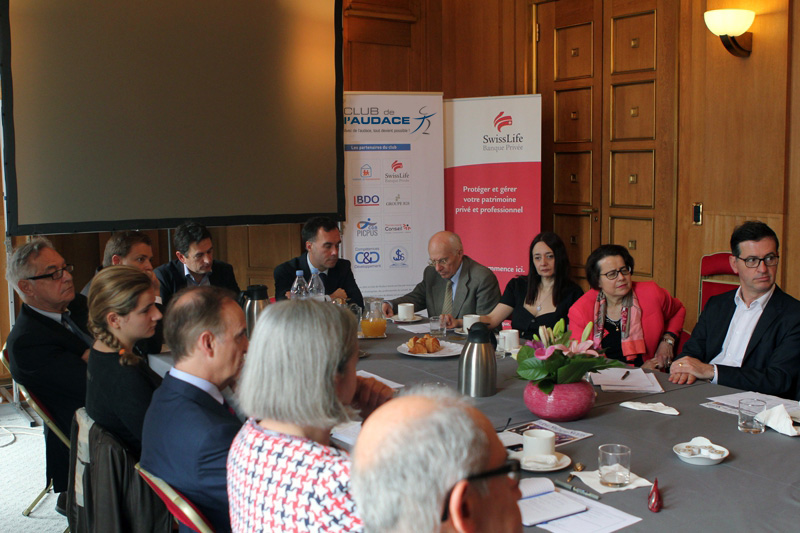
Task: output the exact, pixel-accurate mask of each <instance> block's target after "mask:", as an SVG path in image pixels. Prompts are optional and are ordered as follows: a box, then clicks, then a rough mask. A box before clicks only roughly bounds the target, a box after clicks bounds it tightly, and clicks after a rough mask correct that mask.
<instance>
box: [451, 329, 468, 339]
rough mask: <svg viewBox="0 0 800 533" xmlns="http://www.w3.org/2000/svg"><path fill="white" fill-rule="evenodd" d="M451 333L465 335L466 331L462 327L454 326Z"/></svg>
mask: <svg viewBox="0 0 800 533" xmlns="http://www.w3.org/2000/svg"><path fill="white" fill-rule="evenodd" d="M453 333H455V334H456V335H461V336H462V337H466V336H467V332H466V331H464V328H456V329H454V330H453Z"/></svg>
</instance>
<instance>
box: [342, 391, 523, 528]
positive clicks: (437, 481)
mask: <svg viewBox="0 0 800 533" xmlns="http://www.w3.org/2000/svg"><path fill="white" fill-rule="evenodd" d="M519 469H520V465H519V462H518V461H516V460H513V459H509V458H508V456H507V453H506V449H505V448H504V447H503V444H502V443H501V442H500V439H498V438H497V433H496V432H495V430H494V428H493V427H492V424H491V422H489V420H488V419H487V418H486V417H485V416H484V415H483V414H482V413H481V412H480V411H478V410H477V409H476V408H475V407H473V406H472V405H471V404H470V403H469V401H468V399H466V398H464V397H462V396H459V395H458V394H456V393H455V391H452V390H451V389H447V388H444V387H436V388H430V387H428V388H416V389H412V390H409V391H408V392H407V393H406V394H405V395H403V396H402V397H400V398H397V399H395V400H392V401H391V402H387V403H386V404H384V405H382V406H381V407H379V408H378V409H377V410H376V411H375V412H374V413H372V415H371V416H370V417H369V418H367V420H366V421H365V422H364V426H363V428H362V430H361V433H360V434H359V436H358V441H357V442H356V446H355V449H354V452H353V469H352V475H351V486H352V488H351V490H352V492H353V496H354V497H355V501H356V509H357V510H358V512H359V514H360V515H361V518H362V519H363V521H364V529H365V530H366V531H369V532H371V533H389V532H399V531H415V532H418V533H433V532H439V531H441V532H444V531H455V532H469V531H494V532H498V533H504V532H518V531H522V519H521V517H520V511H519V507H518V506H517V500H518V499H519V498H520V491H519V477H520V471H519Z"/></svg>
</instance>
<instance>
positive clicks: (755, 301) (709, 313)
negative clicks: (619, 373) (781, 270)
mask: <svg viewBox="0 0 800 533" xmlns="http://www.w3.org/2000/svg"><path fill="white" fill-rule="evenodd" d="M778 258H779V255H778V237H777V235H775V232H774V231H773V230H772V229H771V228H770V227H769V226H767V225H766V224H764V223H763V222H758V221H748V222H745V223H744V224H742V225H741V226H739V227H737V228H736V229H735V230H734V231H733V234H732V235H731V257H730V262H731V268H732V269H733V271H734V272H736V273H737V274H738V275H739V282H740V287H739V288H738V289H737V290H736V291H729V292H727V293H725V294H721V295H718V296H714V297H713V298H711V299H709V301H708V303H707V304H706V307H705V309H704V310H703V312H702V313H701V314H700V318H699V319H698V321H697V325H696V326H695V328H694V331H692V337H691V338H690V339H689V340H688V341H687V342H686V345H685V346H684V348H683V352H682V353H681V354H680V355H679V356H678V358H676V359H675V361H674V362H673V364H672V368H671V370H670V381H672V382H673V383H680V384H683V383H687V384H691V383H694V382H695V380H697V379H707V380H710V381H711V382H712V383H719V384H720V385H727V386H729V387H735V388H737V389H744V390H748V391H756V392H763V393H766V394H774V395H777V396H782V397H785V398H796V396H797V391H796V390H795V389H796V386H797V376H798V373H800V302H798V301H797V300H796V299H794V298H792V297H791V296H789V295H788V294H786V293H785V292H783V291H782V290H781V289H780V288H779V287H778V286H777V285H776V284H775V275H776V274H777V271H778Z"/></svg>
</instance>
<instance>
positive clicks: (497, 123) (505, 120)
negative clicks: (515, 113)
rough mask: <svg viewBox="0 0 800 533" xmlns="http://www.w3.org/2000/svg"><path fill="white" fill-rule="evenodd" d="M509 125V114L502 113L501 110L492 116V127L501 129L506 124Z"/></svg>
mask: <svg viewBox="0 0 800 533" xmlns="http://www.w3.org/2000/svg"><path fill="white" fill-rule="evenodd" d="M510 125H511V115H504V114H503V112H502V111H500V112H499V113H498V114H497V116H496V117H494V127H495V128H497V131H500V130H502V129H503V128H504V127H506V126H510Z"/></svg>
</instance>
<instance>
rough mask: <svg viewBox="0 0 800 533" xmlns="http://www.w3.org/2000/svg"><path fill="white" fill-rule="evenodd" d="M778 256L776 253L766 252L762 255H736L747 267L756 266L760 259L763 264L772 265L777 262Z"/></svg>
mask: <svg viewBox="0 0 800 533" xmlns="http://www.w3.org/2000/svg"><path fill="white" fill-rule="evenodd" d="M779 258H780V256H779V255H778V254H767V255H765V256H764V257H752V256H751V257H739V256H736V259H741V260H742V261H744V266H746V267H747V268H758V267H759V265H760V264H761V261H764V264H765V265H767V266H768V267H774V266H775V265H777V264H778V259H779Z"/></svg>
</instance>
